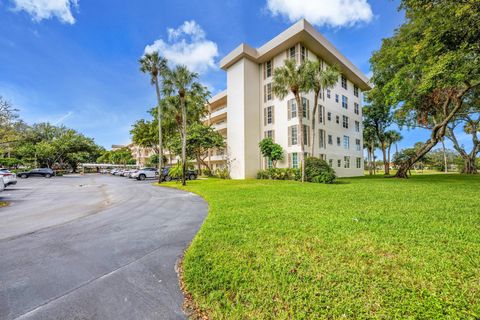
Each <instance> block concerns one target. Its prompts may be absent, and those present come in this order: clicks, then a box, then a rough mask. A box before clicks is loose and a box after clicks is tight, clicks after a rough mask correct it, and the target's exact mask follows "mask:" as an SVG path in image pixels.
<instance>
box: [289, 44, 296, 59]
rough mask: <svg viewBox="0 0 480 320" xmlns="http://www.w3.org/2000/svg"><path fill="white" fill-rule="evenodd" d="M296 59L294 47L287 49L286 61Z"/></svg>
mask: <svg viewBox="0 0 480 320" xmlns="http://www.w3.org/2000/svg"><path fill="white" fill-rule="evenodd" d="M296 57H297V52H296V48H295V46H293V47H291V48H290V49H288V59H296Z"/></svg>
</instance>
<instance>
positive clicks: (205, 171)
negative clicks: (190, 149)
mask: <svg viewBox="0 0 480 320" xmlns="http://www.w3.org/2000/svg"><path fill="white" fill-rule="evenodd" d="M202 173H203V174H204V175H206V176H207V177H213V173H212V171H211V170H210V169H209V168H205V169H203V170H202Z"/></svg>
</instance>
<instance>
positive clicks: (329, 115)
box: [327, 112, 332, 121]
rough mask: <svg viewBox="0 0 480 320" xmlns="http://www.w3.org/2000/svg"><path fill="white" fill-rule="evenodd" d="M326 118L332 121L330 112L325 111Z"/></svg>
mask: <svg viewBox="0 0 480 320" xmlns="http://www.w3.org/2000/svg"><path fill="white" fill-rule="evenodd" d="M327 119H328V121H332V113H331V112H328V113H327Z"/></svg>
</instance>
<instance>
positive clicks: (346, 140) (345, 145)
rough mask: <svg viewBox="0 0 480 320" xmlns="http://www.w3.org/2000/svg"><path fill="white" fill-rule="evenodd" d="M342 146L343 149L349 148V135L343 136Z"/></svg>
mask: <svg viewBox="0 0 480 320" xmlns="http://www.w3.org/2000/svg"><path fill="white" fill-rule="evenodd" d="M343 148H344V149H349V148H350V137H349V136H343Z"/></svg>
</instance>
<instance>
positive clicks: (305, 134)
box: [303, 124, 310, 145]
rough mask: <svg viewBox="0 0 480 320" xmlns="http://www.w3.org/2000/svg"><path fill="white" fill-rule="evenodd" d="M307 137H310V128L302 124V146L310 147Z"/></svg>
mask: <svg viewBox="0 0 480 320" xmlns="http://www.w3.org/2000/svg"><path fill="white" fill-rule="evenodd" d="M309 135H310V127H309V126H307V125H306V124H304V125H303V144H304V145H310V143H309V141H308V140H309V139H308V138H309Z"/></svg>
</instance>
